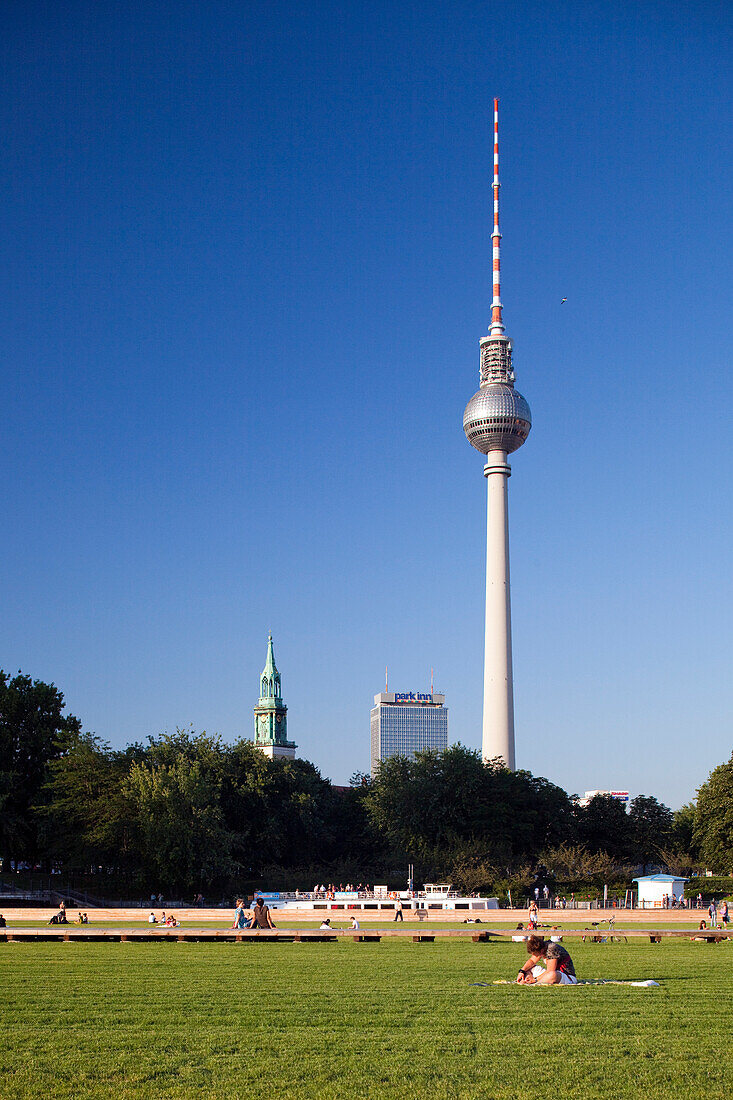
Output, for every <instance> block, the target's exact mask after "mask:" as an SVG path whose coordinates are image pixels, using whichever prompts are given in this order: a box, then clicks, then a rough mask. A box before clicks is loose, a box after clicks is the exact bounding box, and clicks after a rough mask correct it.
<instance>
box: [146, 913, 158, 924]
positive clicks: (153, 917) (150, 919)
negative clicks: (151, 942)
mask: <svg viewBox="0 0 733 1100" xmlns="http://www.w3.org/2000/svg"><path fill="white" fill-rule="evenodd" d="M157 923H158V918H157V917H156V915H155V913H151V914H150V916H149V917H148V924H157Z"/></svg>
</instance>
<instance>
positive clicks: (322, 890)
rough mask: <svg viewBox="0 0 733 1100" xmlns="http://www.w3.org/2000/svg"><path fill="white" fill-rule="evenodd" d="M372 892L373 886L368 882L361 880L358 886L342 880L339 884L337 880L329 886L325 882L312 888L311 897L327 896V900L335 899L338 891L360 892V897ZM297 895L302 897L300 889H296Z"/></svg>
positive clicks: (345, 892)
mask: <svg viewBox="0 0 733 1100" xmlns="http://www.w3.org/2000/svg"><path fill="white" fill-rule="evenodd" d="M370 892H371V887H370V885H369V883H368V882H360V883H359V884H358V885H357V886H355V885H354V884H353V882H347V883H343V882H340V883H339V884H338V886H337V885H336V883H335V882H329V884H328V886H324V884H323V883H321V884H320V885H319V884H318V883H316V885H315V886H314V887H313V889H312V890H311V899H315V898H325V899H326V900H328V899H329V898H330V899H333V898H334V897H335V895H336V894H337V893H339V894H359V896H360V897H366V895H367V894H368V893H370ZM295 896H296V897H300V890H296V891H295Z"/></svg>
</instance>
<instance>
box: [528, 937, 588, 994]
mask: <svg viewBox="0 0 733 1100" xmlns="http://www.w3.org/2000/svg"><path fill="white" fill-rule="evenodd" d="M527 951H528V952H529V959H528V960H527V962H526V963H525V964H524V966H522V967H520V968H519V973H518V974H517V982H518V983H519V985H577V984H578V979H577V978H576V976H575V967H574V966H573V960H572V959H571V958H570V955H569V954H568V952H567V951H566V950H565V948H564V947H563V945H562V944H561V943H551V942H550V943H548V942H547V940H545V939H544V937H543V936H530V937H529V939H528V940H527ZM542 962H544V963H545V964H546V966H545V967H542V966H541V965H540V964H541V963H542Z"/></svg>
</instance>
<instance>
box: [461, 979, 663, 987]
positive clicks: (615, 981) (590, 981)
mask: <svg viewBox="0 0 733 1100" xmlns="http://www.w3.org/2000/svg"><path fill="white" fill-rule="evenodd" d="M577 984H578V985H633V986H635V987H636V988H637V989H652V988H654V987H656V988H657V989H658V988H659V982H655V981H653V979H652V978H647V980H646V981H644V982H626V981H621V980H619V979H618V978H579V979H578V982H577ZM471 985H480V986H489V985H524V983H523V982H513V981H512V980H511V978H497V979H496V981H493V982H471ZM527 986H528V988H529V989H532V988H533V987H538V988H540V989H541V988H542V987H543V986H544V987H545V988H552V987H548V986H547V985H546V983H545V982H542V983H540V982H531V983H527ZM563 988H565V989H575V988H576V987H575V986H564V987H563Z"/></svg>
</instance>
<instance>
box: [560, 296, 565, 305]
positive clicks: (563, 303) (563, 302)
mask: <svg viewBox="0 0 733 1100" xmlns="http://www.w3.org/2000/svg"><path fill="white" fill-rule="evenodd" d="M566 302H567V298H563V300H562V301H561V302H560V305H561V306H564V305H565V303H566Z"/></svg>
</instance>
